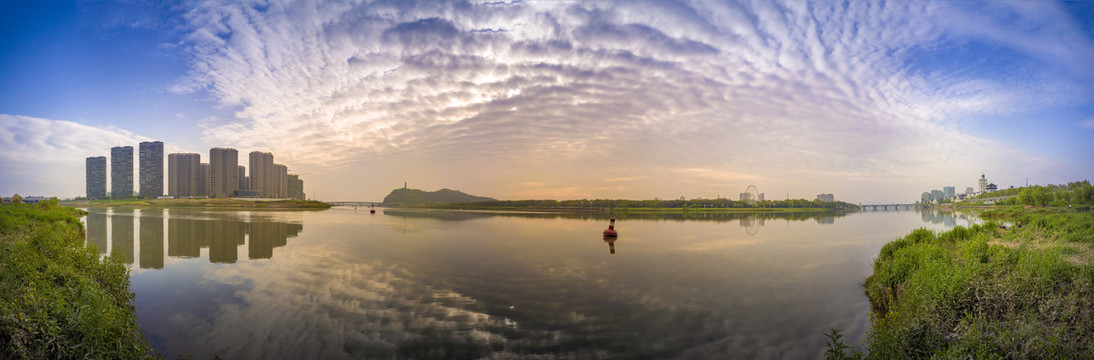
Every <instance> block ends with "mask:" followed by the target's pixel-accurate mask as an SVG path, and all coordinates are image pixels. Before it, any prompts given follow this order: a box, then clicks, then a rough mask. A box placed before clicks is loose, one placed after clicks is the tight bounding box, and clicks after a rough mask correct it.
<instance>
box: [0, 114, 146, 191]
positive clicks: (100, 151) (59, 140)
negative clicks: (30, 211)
mask: <svg viewBox="0 0 1094 360" xmlns="http://www.w3.org/2000/svg"><path fill="white" fill-rule="evenodd" d="M143 140H147V139H146V138H144V137H140V136H137V135H135V134H133V133H131V132H129V131H126V130H122V129H117V128H113V127H95V126H90V125H84V124H80V123H76V122H72V121H65V120H50V119H42V118H36V117H29V116H15V115H7V114H0V148H2V149H4V151H2V152H0V168H2V169H4V171H2V172H0V184H3V186H4V188H3V189H0V193H2V194H4V196H11V193H12V192H14V191H18V190H19V189H37V190H40V191H43V192H42V193H36V194H21V195H23V196H26V195H49V196H62V197H64V196H78V195H83V189H82V186H81V187H80V193H78V194H72V193H71V190H72V189H73V186H72V184H74V183H78V184H83V181H84V161H85V160H84V159H85V158H86V157H88V156H89V155H88V154H93V155H92V156H106V157H107V159H108V163H109V158H110V148H111V147H114V146H120V145H129V146H133V147H134V154H136V147H137V144H138V143H139V142H140V141H143ZM134 161H136V160H134ZM108 171H109V170H108ZM108 177H109V176H108ZM9 187H10V188H9Z"/></svg>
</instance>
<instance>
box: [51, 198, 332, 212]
mask: <svg viewBox="0 0 1094 360" xmlns="http://www.w3.org/2000/svg"><path fill="white" fill-rule="evenodd" d="M60 204H61V205H63V206H71V207H110V206H118V207H189V208H210V209H233V210H234V209H246V210H264V209H268V210H290V209H304V210H322V209H329V208H330V207H331V204H328V203H325V202H321V201H314V200H290V199H284V200H248V199H235V198H232V199H216V198H196V199H124V200H71V201H62V202H61V203H60Z"/></svg>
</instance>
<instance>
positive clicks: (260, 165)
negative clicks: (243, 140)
mask: <svg viewBox="0 0 1094 360" xmlns="http://www.w3.org/2000/svg"><path fill="white" fill-rule="evenodd" d="M248 160H249V163H250V167H251V180H250V182H251V183H250V190H254V191H257V192H258V196H260V197H264V198H272V197H274V189H273V181H274V179H273V175H274V173H273V171H274V170H273V154H271V153H268V152H261V151H252V152H251V154H250V157H249V159H248Z"/></svg>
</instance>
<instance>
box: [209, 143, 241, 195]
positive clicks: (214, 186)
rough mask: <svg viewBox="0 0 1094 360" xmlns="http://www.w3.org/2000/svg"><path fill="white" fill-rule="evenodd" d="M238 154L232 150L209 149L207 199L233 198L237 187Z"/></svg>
mask: <svg viewBox="0 0 1094 360" xmlns="http://www.w3.org/2000/svg"><path fill="white" fill-rule="evenodd" d="M238 176H239V152H237V151H236V149H232V148H212V149H209V197H215V198H228V197H233V196H235V191H236V187H237V186H239V179H238Z"/></svg>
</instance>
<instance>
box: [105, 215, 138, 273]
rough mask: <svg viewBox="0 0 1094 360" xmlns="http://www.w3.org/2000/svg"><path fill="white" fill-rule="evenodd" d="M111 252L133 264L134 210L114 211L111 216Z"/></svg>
mask: <svg viewBox="0 0 1094 360" xmlns="http://www.w3.org/2000/svg"><path fill="white" fill-rule="evenodd" d="M110 232H111V235H110V252H111V253H112V254H121V256H122V259H123V260H124V261H125V263H126V264H132V263H133V240H134V239H133V209H114V213H113V214H110Z"/></svg>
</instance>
